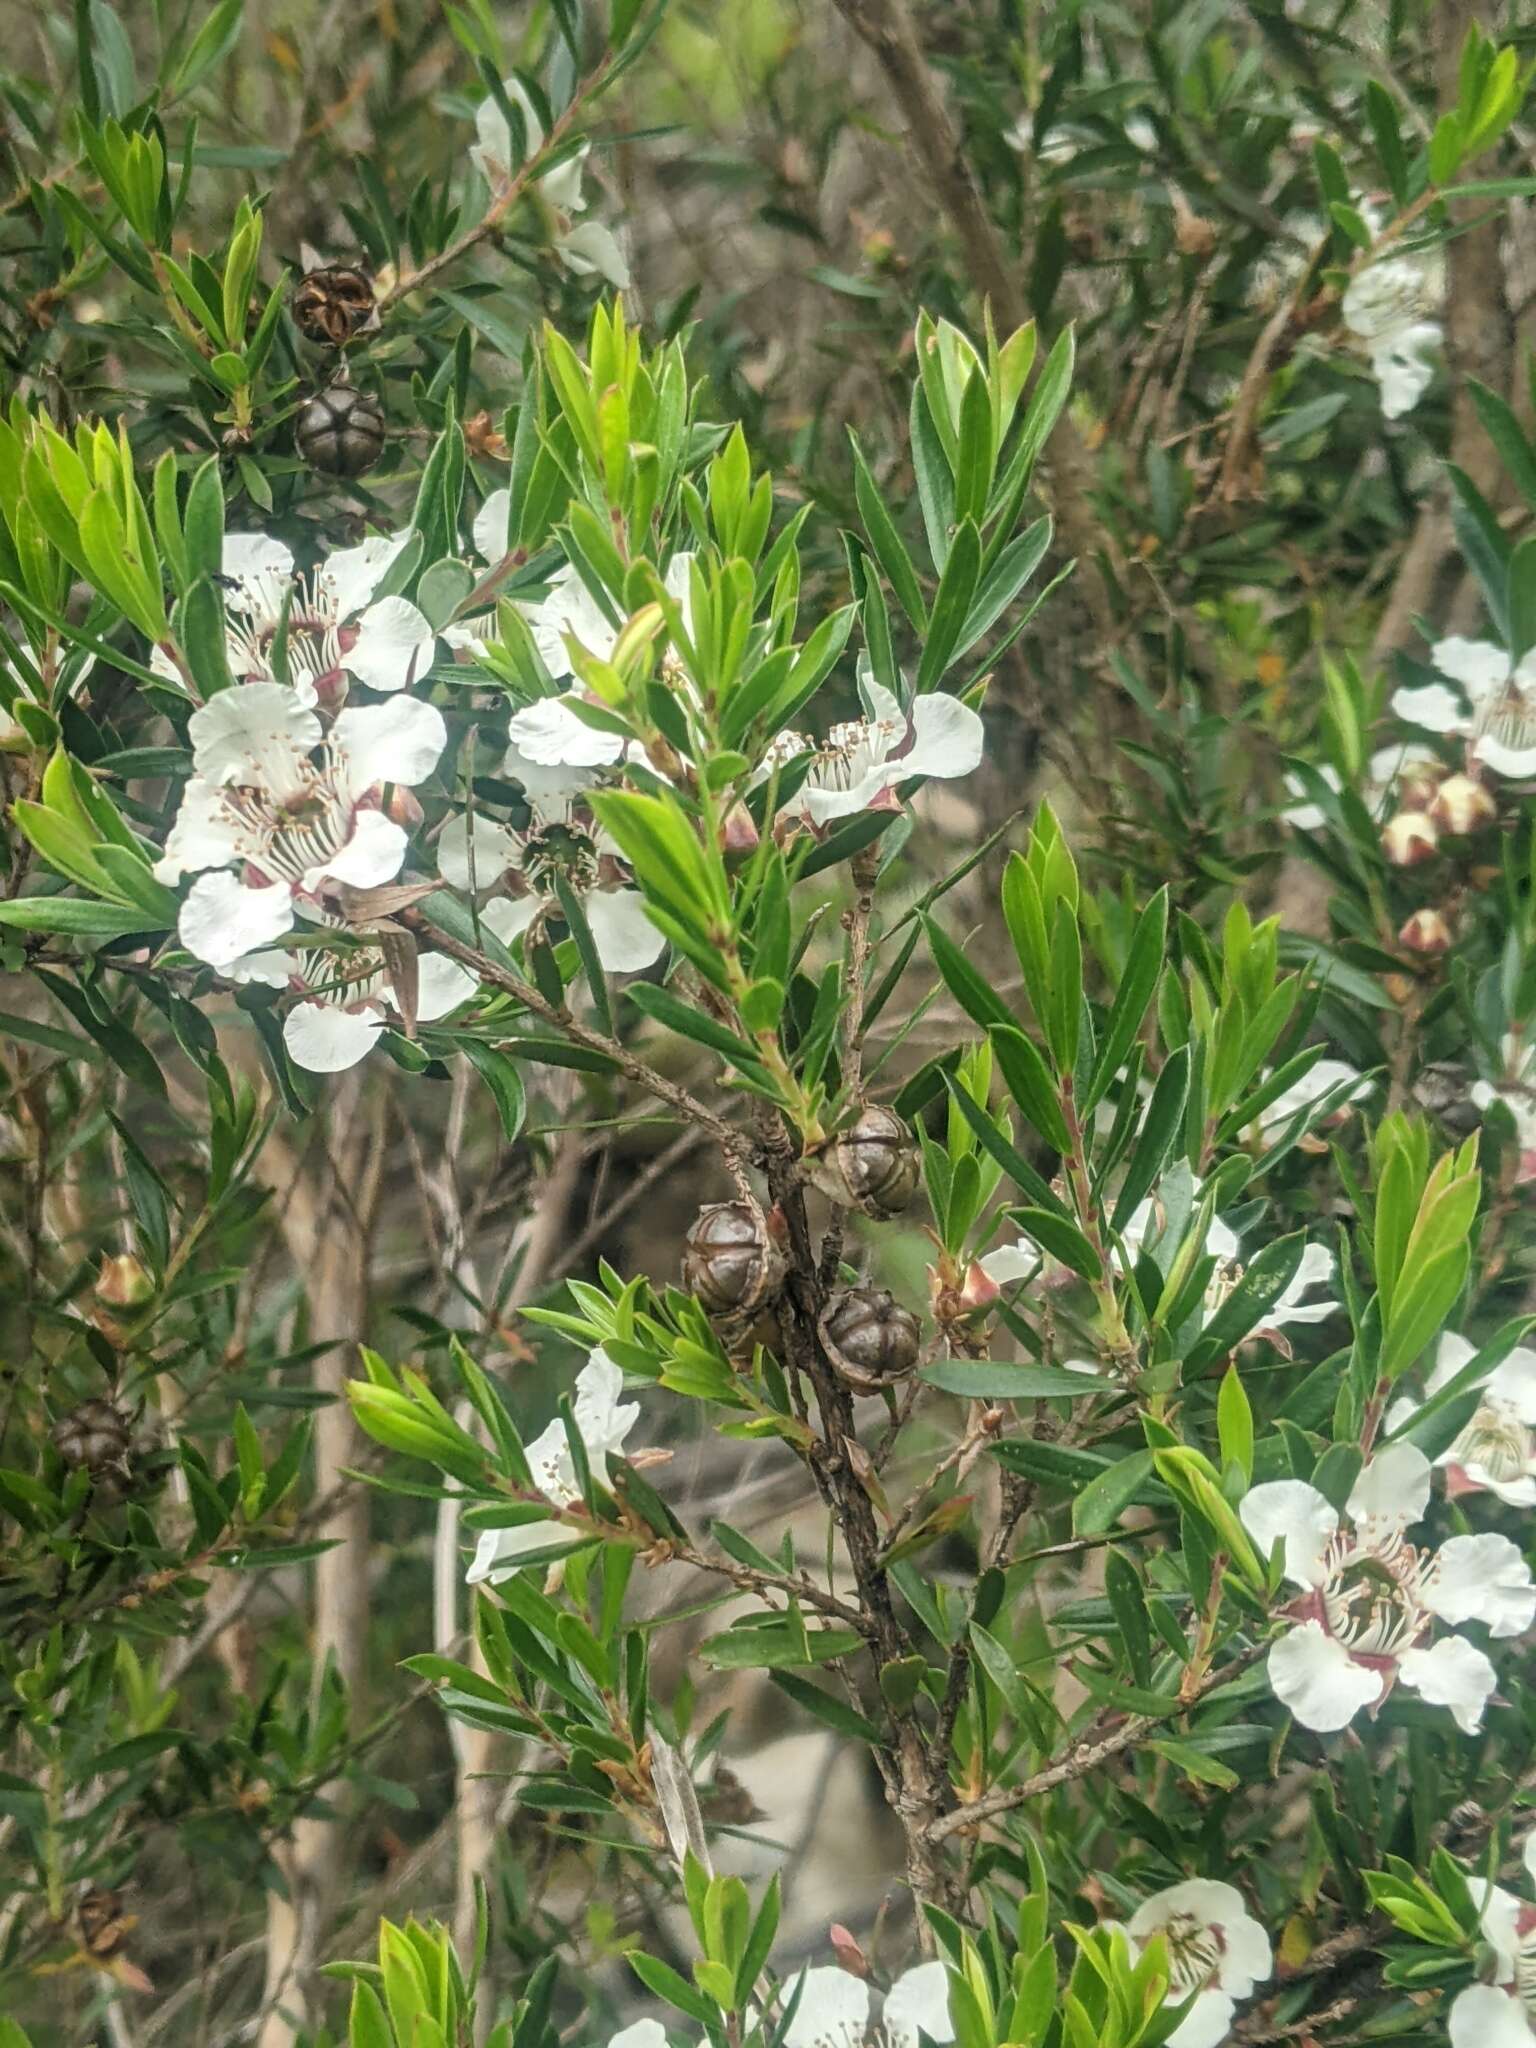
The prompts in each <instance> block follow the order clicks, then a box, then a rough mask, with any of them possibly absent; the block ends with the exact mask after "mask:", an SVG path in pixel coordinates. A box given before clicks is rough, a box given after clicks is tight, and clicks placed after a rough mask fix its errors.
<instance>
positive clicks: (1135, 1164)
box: [1110, 1045, 1190, 1231]
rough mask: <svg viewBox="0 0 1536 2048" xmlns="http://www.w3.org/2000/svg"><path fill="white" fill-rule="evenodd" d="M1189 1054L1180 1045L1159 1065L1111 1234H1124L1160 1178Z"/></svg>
mask: <svg viewBox="0 0 1536 2048" xmlns="http://www.w3.org/2000/svg"><path fill="white" fill-rule="evenodd" d="M1189 1066H1190V1052H1189V1047H1188V1046H1187V1045H1181V1046H1180V1047H1179V1049H1178V1051H1177V1052H1172V1053H1170V1054H1169V1055H1168V1058H1167V1059H1166V1060H1165V1061H1164V1062H1163V1071H1162V1072H1161V1073H1160V1074H1159V1075H1158V1077H1157V1083H1156V1086H1155V1087H1154V1088H1153V1090H1152V1099H1151V1101H1150V1102H1149V1103H1148V1104H1147V1113H1146V1115H1145V1116H1144V1117H1143V1118H1142V1123H1141V1129H1140V1131H1139V1132H1138V1134H1137V1138H1136V1144H1135V1148H1134V1150H1133V1151H1132V1153H1131V1156H1130V1160H1129V1162H1128V1163H1127V1165H1126V1169H1125V1178H1124V1179H1123V1180H1122V1181H1121V1183H1120V1193H1119V1195H1118V1197H1117V1198H1116V1201H1115V1212H1114V1215H1113V1216H1112V1217H1111V1219H1110V1228H1111V1230H1117V1231H1118V1230H1124V1228H1125V1226H1126V1224H1127V1223H1128V1222H1129V1221H1130V1219H1131V1216H1132V1214H1133V1213H1134V1211H1135V1210H1136V1208H1137V1206H1138V1205H1139V1204H1140V1202H1141V1201H1142V1199H1143V1197H1144V1196H1146V1195H1147V1193H1148V1192H1149V1191H1150V1189H1151V1187H1152V1184H1153V1182H1154V1181H1156V1179H1157V1178H1158V1176H1159V1174H1161V1172H1162V1170H1163V1167H1164V1164H1165V1163H1166V1161H1167V1159H1168V1155H1169V1153H1170V1152H1171V1151H1172V1150H1173V1146H1174V1141H1175V1140H1176V1139H1177V1138H1178V1136H1179V1135H1180V1132H1181V1131H1182V1129H1183V1124H1184V1103H1185V1099H1186V1097H1187V1096H1188V1094H1189Z"/></svg>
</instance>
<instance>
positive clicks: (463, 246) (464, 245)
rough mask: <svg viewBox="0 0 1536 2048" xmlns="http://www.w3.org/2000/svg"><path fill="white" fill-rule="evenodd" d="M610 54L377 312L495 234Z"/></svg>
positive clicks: (382, 297) (597, 84)
mask: <svg viewBox="0 0 1536 2048" xmlns="http://www.w3.org/2000/svg"><path fill="white" fill-rule="evenodd" d="M614 54H615V53H614V52H613V51H611V50H610V51H608V52H607V53H606V54H605V55H604V57H603V59H602V61H601V62H600V63H599V64H597V65H596V66H594V68H593V69H592V70H591V71H589V72H588V73H587V75H586V77H585V78H584V79H582V81H581V83H580V84H579V85H578V86H577V88H576V91H575V93H574V95H573V96H572V99H571V103H570V105H569V106H568V107H567V108H566V109H565V110H564V112H563V113H561V114H559V115H557V117H556V119H555V122H554V124H553V126H552V127H551V128H550V131H549V133H548V135H546V136H545V138H544V140H543V142H542V143H541V144H540V145H539V147H538V148H537V149H536V150H534V151H533V152H532V154H531V155H529V156H528V157H526V158H525V159H524V161H523V162H522V163H520V164H519V165H518V167H517V169H516V171H514V172H513V174H512V176H511V177H510V178H509V179H508V180H507V182H506V184H505V185H503V186H502V187H501V189H500V190H499V191H498V192H497V193H496V194H495V195H494V197H493V198H492V200H491V203H490V205H489V206H488V207H487V208H486V210H485V212H484V214H483V215H482V216H481V218H480V219H479V220H478V221H476V223H475V225H474V226H473V227H472V228H466V229H465V230H464V232H463V234H462V235H459V236H457V237H455V239H454V240H453V241H451V242H450V243H449V244H448V246H447V248H446V249H441V250H439V251H438V253H437V255H435V256H432V257H429V258H428V260H427V261H426V262H425V263H423V264H422V265H421V267H420V269H418V270H408V271H407V272H406V273H405V275H404V276H403V277H398V278H396V280H395V282H394V283H393V284H392V285H391V286H390V288H389V290H388V291H386V292H381V293H380V294H379V299H378V311H379V312H380V313H381V314H383V313H387V312H388V311H389V309H390V308H391V306H394V305H396V304H398V302H399V301H400V300H401V299H403V298H404V297H405V296H406V294H407V292H414V291H419V290H420V288H421V286H422V285H424V284H429V283H430V282H431V281H432V279H433V278H434V277H436V276H437V275H438V273H439V272H440V271H444V270H447V269H449V268H450V267H451V266H452V265H453V264H455V263H457V262H458V260H459V258H460V257H461V256H467V255H468V254H469V252H470V250H471V249H474V248H476V247H478V245H479V244H480V243H481V242H483V241H486V240H487V239H488V238H489V237H490V236H491V235H494V234H495V232H496V230H497V229H498V228H499V227H500V226H501V224H502V222H503V221H504V220H505V219H506V217H507V215H508V214H509V213H510V212H511V211H512V209H513V207H514V206H516V204H517V202H518V201H519V199H521V198H522V196H523V194H524V193H525V192H526V191H527V190H528V188H529V187H530V186H531V185H536V184H537V183H538V182H539V178H540V176H541V175H542V173H543V169H544V166H545V165H546V164H547V163H548V161H549V159H550V157H551V156H553V154H554V153H555V151H556V150H557V149H558V148H559V146H560V144H561V143H562V142H564V141H565V139H566V137H567V136H568V135H569V134H570V132H571V130H572V129H573V128H574V127H575V126H576V124H577V121H578V119H579V118H580V116H581V115H582V114H583V113H584V112H585V111H586V107H587V103H588V101H590V100H593V99H595V98H596V97H597V95H598V94H599V93H600V92H601V91H602V89H603V87H604V85H605V84H606V83H607V80H608V73H609V71H610V70H611V69H612V67H613V59H614Z"/></svg>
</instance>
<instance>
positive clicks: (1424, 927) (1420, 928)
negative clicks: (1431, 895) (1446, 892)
mask: <svg viewBox="0 0 1536 2048" xmlns="http://www.w3.org/2000/svg"><path fill="white" fill-rule="evenodd" d="M1452 936H1453V935H1452V932H1451V928H1450V926H1449V925H1448V924H1447V923H1446V921H1445V919H1444V917H1443V916H1442V915H1441V913H1440V912H1439V911H1438V910H1434V909H1424V910H1416V911H1415V912H1414V913H1413V915H1412V917H1410V918H1409V919H1408V921H1407V923H1406V924H1405V925H1404V926H1403V928H1402V930H1401V931H1400V932H1399V933H1398V935H1397V943H1398V944H1399V945H1400V946H1406V947H1407V948H1408V951H1409V952H1410V953H1429V954H1433V953H1448V952H1449V951H1450V949H1451V940H1452Z"/></svg>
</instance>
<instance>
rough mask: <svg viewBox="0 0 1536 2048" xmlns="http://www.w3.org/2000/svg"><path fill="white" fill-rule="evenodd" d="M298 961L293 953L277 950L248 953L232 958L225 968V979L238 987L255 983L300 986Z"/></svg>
mask: <svg viewBox="0 0 1536 2048" xmlns="http://www.w3.org/2000/svg"><path fill="white" fill-rule="evenodd" d="M297 973H298V962H297V961H296V960H295V959H294V956H293V955H292V953H284V952H282V951H281V950H276V951H273V952H270V953H246V954H244V955H243V956H242V957H241V958H240V959H238V960H232V961H231V962H230V964H229V965H228V967H226V968H225V969H224V970H223V974H224V979H225V980H226V981H232V982H234V983H235V984H236V986H237V987H242V988H243V987H247V986H249V985H250V984H251V983H253V982H254V983H255V984H256V986H257V987H258V988H291V987H296V986H299V985H300V984H299V982H298V979H297Z"/></svg>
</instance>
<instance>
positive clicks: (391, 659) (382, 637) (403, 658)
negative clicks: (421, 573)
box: [341, 597, 437, 690]
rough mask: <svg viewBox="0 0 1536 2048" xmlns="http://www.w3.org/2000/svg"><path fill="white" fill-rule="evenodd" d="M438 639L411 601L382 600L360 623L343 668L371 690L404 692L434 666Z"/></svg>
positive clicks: (369, 609) (423, 615)
mask: <svg viewBox="0 0 1536 2048" xmlns="http://www.w3.org/2000/svg"><path fill="white" fill-rule="evenodd" d="M436 649H437V635H436V634H435V633H434V632H433V631H432V628H431V626H430V625H429V624H428V623H427V619H426V615H425V613H423V612H419V611H418V610H417V609H416V607H415V605H413V604H412V603H411V601H410V599H409V598H405V597H381V598H380V599H379V601H378V603H377V604H371V605H369V607H368V609H367V610H366V611H365V612H364V613H363V615H362V617H361V618H360V619H359V620H358V622H357V638H356V640H355V641H354V642H353V643H352V647H351V649H350V651H349V652H347V653H346V654H344V655H343V656H342V657H341V665H342V667H343V668H344V669H345V670H346V671H347V673H348V674H349V675H354V676H356V677H357V679H358V681H359V682H360V683H366V684H367V685H368V687H369V689H370V690H403V689H406V688H407V687H408V686H409V685H410V684H411V683H414V682H416V681H418V680H419V679H420V678H421V677H422V676H424V675H425V674H426V672H427V670H428V669H429V668H431V666H432V657H433V655H434V653H435V652H436Z"/></svg>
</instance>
